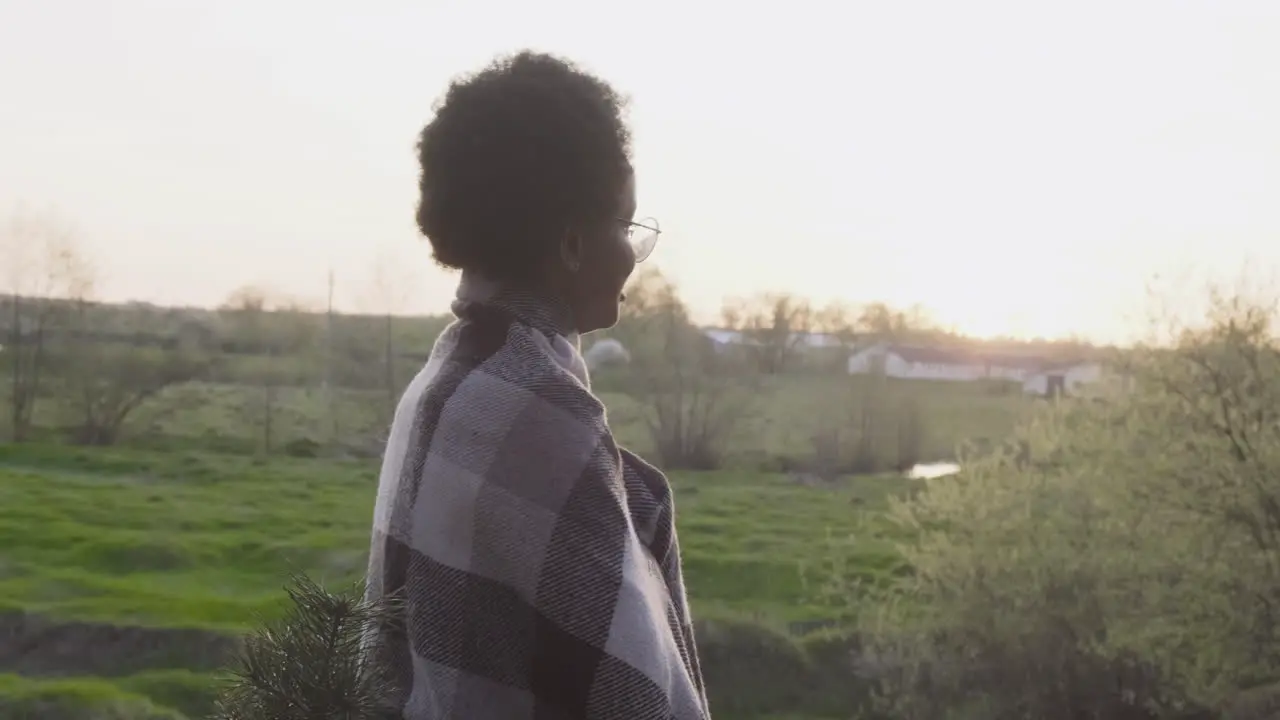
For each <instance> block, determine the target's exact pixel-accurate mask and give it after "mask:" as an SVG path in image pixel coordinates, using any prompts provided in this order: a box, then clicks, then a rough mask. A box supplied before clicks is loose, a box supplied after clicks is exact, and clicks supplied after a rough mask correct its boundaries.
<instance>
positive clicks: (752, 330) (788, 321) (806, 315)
mask: <svg viewBox="0 0 1280 720" xmlns="http://www.w3.org/2000/svg"><path fill="white" fill-rule="evenodd" d="M721 320H722V322H723V324H724V326H725V328H726V329H729V330H737V331H738V332H740V333H741V334H742V336H743V341H744V343H745V345H746V350H747V352H748V353H749V354H750V355H751V357H752V358H753V360H754V362H755V365H756V367H757V368H758V369H759V371H760V372H763V373H766V374H771V375H772V374H778V373H781V372H783V371H785V370H787V369H788V368H789V367H790V366H791V365H792V364H793V363H794V361H795V359H796V357H797V355H798V354H799V352H800V350H801V348H803V347H804V343H805V341H806V339H807V336H808V334H809V332H810V331H811V330H812V329H813V324H814V311H813V308H812V306H811V305H810V304H809V302H808V301H807V300H804V299H801V298H799V297H796V296H794V295H789V294H786V293H762V294H760V295H755V296H753V297H750V298H746V299H735V300H730V301H728V302H726V303H725V306H724V307H723V308H722V310H721Z"/></svg>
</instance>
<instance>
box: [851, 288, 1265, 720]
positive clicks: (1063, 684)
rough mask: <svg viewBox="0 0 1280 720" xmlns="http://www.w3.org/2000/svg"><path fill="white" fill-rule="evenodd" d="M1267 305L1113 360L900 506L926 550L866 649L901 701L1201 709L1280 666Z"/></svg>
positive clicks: (914, 705) (1015, 710) (1064, 712)
mask: <svg viewBox="0 0 1280 720" xmlns="http://www.w3.org/2000/svg"><path fill="white" fill-rule="evenodd" d="M1272 318H1273V316H1272V314H1271V313H1270V312H1269V311H1264V310H1261V309H1259V308H1257V307H1253V306H1249V305H1247V304H1245V303H1241V302H1237V301H1222V300H1218V301H1217V304H1216V306H1215V310H1214V312H1213V314H1212V315H1211V317H1210V318H1209V320H1210V322H1209V323H1208V327H1207V328H1206V329H1202V330H1197V331H1188V332H1183V333H1180V334H1179V335H1178V337H1177V338H1176V340H1177V341H1176V344H1174V346H1173V347H1164V348H1160V347H1149V348H1139V349H1136V350H1134V351H1132V352H1131V353H1129V354H1128V355H1127V356H1126V357H1124V358H1121V359H1120V362H1121V367H1122V368H1123V369H1124V371H1125V372H1126V374H1127V376H1128V378H1129V379H1128V381H1126V382H1121V383H1116V384H1115V385H1113V386H1112V387H1110V388H1109V389H1108V390H1106V391H1105V392H1104V393H1103V394H1102V395H1100V396H1099V397H1096V398H1091V399H1084V400H1075V401H1065V400H1064V401H1060V402H1056V403H1053V404H1051V405H1048V406H1046V407H1044V408H1042V409H1041V411H1040V413H1039V415H1038V416H1037V417H1036V418H1035V419H1034V420H1033V421H1032V422H1030V423H1028V424H1027V425H1026V426H1024V427H1023V428H1022V429H1021V430H1020V431H1019V434H1018V439H1017V442H1015V443H1013V444H1012V446H1013V447H1016V448H1018V452H1016V453H1015V452H1012V451H1011V450H1006V451H1004V452H994V453H990V454H987V455H985V456H981V457H968V458H964V459H963V464H964V465H965V470H964V471H963V473H962V474H961V475H959V476H955V477H948V478H939V479H935V480H930V481H927V483H926V490H925V491H923V492H921V493H919V494H917V495H916V496H915V497H914V498H910V499H907V500H904V501H901V502H899V503H897V505H896V507H895V508H894V515H895V517H896V518H897V519H898V520H900V521H901V522H902V523H903V524H904V525H906V526H907V527H909V528H910V529H911V530H913V531H914V534H915V538H916V539H915V540H914V541H913V542H912V543H910V544H909V545H907V546H904V547H903V548H902V551H903V553H904V555H905V556H906V558H907V560H908V562H910V563H911V565H912V566H913V567H914V568H915V573H914V575H913V576H912V577H911V578H907V579H904V580H903V581H902V582H901V583H899V584H898V586H897V587H896V588H895V590H894V592H895V596H894V604H893V605H891V606H889V608H888V609H887V610H886V611H885V612H884V613H883V614H882V617H881V624H880V627H881V628H882V630H883V631H884V632H885V633H886V637H892V638H894V639H893V641H892V642H890V641H881V642H880V643H877V644H876V647H875V648H874V649H873V650H871V651H869V652H868V653H867V661H868V662H871V663H873V664H874V665H875V666H876V667H878V668H880V670H881V678H882V679H883V680H884V682H885V683H886V687H887V689H888V695H889V697H887V698H886V700H885V703H886V705H887V706H889V707H891V708H893V710H894V711H895V712H897V713H899V714H900V715H902V716H903V717H907V718H926V717H928V718H943V717H955V718H968V717H974V718H978V717H981V718H1023V717H1036V718H1045V719H1047V720H1054V719H1056V718H1063V719H1064V720H1065V719H1066V718H1080V717H1090V718H1128V717H1152V718H1156V717H1159V718H1166V717H1187V716H1197V715H1200V714H1204V713H1207V712H1208V710H1209V709H1211V710H1213V711H1214V712H1218V711H1221V710H1222V709H1223V708H1226V707H1229V706H1232V705H1233V704H1235V703H1236V702H1237V701H1238V699H1239V697H1240V695H1241V693H1242V691H1243V690H1245V689H1247V688H1253V687H1258V686H1265V685H1268V684H1274V683H1275V682H1276V681H1277V680H1280V612H1278V611H1277V608H1278V607H1280V346H1278V345H1277V342H1276V340H1275V338H1274V336H1273V334H1272V332H1271V324H1270V323H1271V320H1272Z"/></svg>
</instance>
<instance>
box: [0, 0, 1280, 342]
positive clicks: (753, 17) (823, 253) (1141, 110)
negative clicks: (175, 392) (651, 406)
mask: <svg viewBox="0 0 1280 720" xmlns="http://www.w3.org/2000/svg"><path fill="white" fill-rule="evenodd" d="M526 47H527V48H533V49H536V50H544V51H550V52H555V53H557V54H560V55H563V56H565V57H568V58H570V59H572V60H575V61H576V62H578V63H579V64H581V65H582V66H584V67H586V68H587V69H589V70H591V71H593V72H596V73H598V74H600V75H601V76H602V77H604V78H605V79H607V80H609V81H610V82H611V83H613V84H614V85H615V86H616V87H618V88H619V89H620V90H621V91H623V92H625V93H626V94H628V95H629V96H630V97H631V106H630V119H631V123H632V128H633V133H634V138H635V142H634V152H635V164H636V167H637V177H638V186H639V195H640V215H649V216H653V217H656V218H657V219H658V220H659V221H660V223H661V225H662V227H663V229H664V234H663V238H662V242H661V243H660V244H659V246H658V248H657V250H656V252H655V253H654V257H653V259H652V260H651V261H650V262H654V263H656V264H658V265H659V266H660V267H661V269H662V270H663V271H664V273H666V274H667V275H668V276H670V277H671V278H673V279H674V280H675V281H676V282H677V283H678V284H679V286H680V289H681V293H682V295H683V296H684V297H685V299H686V300H687V301H688V302H689V303H690V304H691V306H692V307H693V308H694V309H695V311H696V312H697V314H698V315H699V317H701V318H703V319H705V320H708V321H710V320H712V319H714V318H715V316H716V314H717V312H718V310H719V308H720V306H721V303H722V301H723V300H724V298H726V297H734V296H745V295H750V294H753V293H757V292H766V291H767V292H793V293H799V294H803V295H805V296H808V297H811V298H812V299H813V300H815V301H816V302H828V301H831V300H841V301H845V302H850V303H862V302H870V301H884V302H888V303H890V304H894V305H899V306H907V305H913V304H919V305H922V306H924V307H925V308H926V309H928V310H929V311H930V312H931V313H932V314H933V315H934V317H936V318H937V319H938V320H940V321H942V322H943V323H945V324H948V325H951V326H954V327H955V328H957V329H959V330H961V331H965V332H970V333H974V334H979V335H996V334H1013V335H1022V336H1034V335H1040V336H1061V335H1067V334H1077V335H1084V336H1088V337H1092V338H1095V339H1098V340H1101V341H1113V340H1118V339H1123V338H1126V337H1129V336H1131V335H1132V334H1133V333H1134V332H1135V331H1136V330H1137V326H1136V325H1135V324H1140V323H1141V322H1142V317H1143V313H1144V303H1147V302H1148V300H1147V298H1148V296H1147V288H1148V285H1149V283H1150V281H1151V279H1152V278H1153V277H1154V276H1157V274H1160V277H1169V276H1171V274H1180V275H1179V276H1180V277H1187V276H1188V274H1191V275H1194V276H1195V277H1197V278H1203V277H1209V276H1212V277H1217V276H1223V277H1226V276H1231V275H1232V274H1238V273H1239V272H1241V270H1242V269H1246V270H1252V269H1258V268H1269V267H1272V266H1274V265H1277V264H1280V130H1278V129H1280V2H1274V1H1271V0H1258V1H1256V2H1246V1H1244V0H1239V1H1232V0H1203V1H1202V2H1178V1H1176V0H1159V1H1150V2H1146V1H1142V0H1111V1H1106V2H1093V1H1089V0H1077V1H1074V2H1025V1H1010V2H986V1H983V0H972V1H967V2H963V3H959V2H952V1H950V0H939V1H938V2H913V1H910V0H900V1H897V2H865V1H864V2H849V3H832V2H817V1H814V2H810V1H807V0H795V1H793V2H788V3H782V4H779V3H760V4H750V3H748V4H743V3H732V4H731V3H727V2H709V1H707V0H703V1H702V2H688V1H684V2H678V3H677V2H674V1H668V0H652V1H650V2H645V3H625V4H624V3H619V2H609V1H605V0H541V1H540V2H537V3H529V2H524V1H521V0H491V1H490V2H463V1H457V2H454V1H450V2H441V1H439V0H366V1H365V2H361V3H356V2H351V1H349V2H335V1H332V0H307V1H306V2H303V1H301V0H254V1H253V2H249V1H247V0H220V1H218V2H214V1H212V0H204V1H201V2H195V1H193V0H113V1H112V2H102V0H0V213H10V212H12V213H23V212H29V211H31V210H36V211H41V212H51V213H55V214H56V216H57V217H59V218H61V219H62V220H64V221H65V222H66V223H68V224H70V225H72V226H74V228H75V229H76V233H77V236H78V237H79V238H80V241H81V242H82V244H83V247H84V248H85V252H86V253H87V254H88V255H89V256H91V257H92V258H93V260H94V262H95V265H96V266H97V267H98V269H99V273H100V276H101V281H100V285H99V291H100V293H101V295H102V296H103V297H104V298H106V299H111V300H125V299H133V300H144V301H150V302H156V303H164V304H195V305H215V304H217V303H219V302H221V301H222V300H223V299H224V298H226V297H227V296H228V295H229V294H230V293H231V292H232V291H233V290H235V289H236V288H237V287H240V286H244V285H247V284H258V285H267V286H270V287H272V288H274V289H276V290H278V291H279V292H280V293H282V294H285V295H288V296H292V297H298V298H305V299H309V300H313V301H323V298H324V297H325V295H326V292H327V278H328V276H329V271H330V269H332V270H333V273H334V275H333V276H334V288H335V298H336V301H337V303H338V305H339V306H340V307H342V308H345V309H351V310H373V311H381V310H383V309H384V308H382V307H377V306H378V305H385V304H387V303H388V302H392V303H394V304H395V305H396V308H395V309H396V310H397V311H398V312H442V311H444V310H446V309H447V303H448V301H449V299H450V298H451V297H452V295H453V290H454V285H455V284H456V276H455V275H453V274H450V273H447V272H445V271H443V270H440V269H438V268H436V267H434V266H433V265H432V264H431V261H430V255H429V252H428V249H427V247H426V243H425V241H424V240H423V239H421V238H420V237H419V236H418V234H417V231H416V227H415V225H414V221H413V208H414V203H415V201H416V196H415V193H416V174H417V167H416V158H415V156H414V151H413V145H414V141H415V136H416V134H417V132H418V131H419V129H420V128H421V127H422V125H423V124H424V123H425V122H427V121H428V120H429V119H430V116H431V112H432V107H433V103H434V102H435V100H436V99H437V98H438V97H439V96H440V95H441V93H442V92H443V91H444V89H445V88H446V86H447V83H448V82H449V80H450V79H451V78H452V77H454V76H457V75H459V74H461V73H466V72H468V71H472V70H475V69H478V68H479V67H481V66H483V65H484V64H485V63H486V62H488V61H489V60H490V59H491V58H492V57H493V56H495V55H497V54H500V53H508V52H512V51H516V50H519V49H522V48H526ZM4 262H5V261H4V258H3V257H0V263H4ZM0 275H3V273H0ZM377 277H382V278H384V280H382V281H378V280H376V279H375V278H377ZM387 278H390V279H387ZM1184 285H1185V283H1184ZM378 288H382V290H381V291H380V290H378ZM387 288H394V290H393V291H392V292H390V293H388V292H386V290H387ZM1170 292H1196V293H1198V292H1199V288H1198V287H1195V288H1193V287H1179V288H1175V289H1174V290H1172V291H1170ZM388 297H394V300H385V299H384V300H379V299H378V298H388Z"/></svg>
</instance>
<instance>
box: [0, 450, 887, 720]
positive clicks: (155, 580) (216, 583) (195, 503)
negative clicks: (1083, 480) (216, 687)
mask: <svg viewBox="0 0 1280 720" xmlns="http://www.w3.org/2000/svg"><path fill="white" fill-rule="evenodd" d="M375 481H376V464H375V463H374V462H372V461H357V460H350V461H335V460H330V459H325V460H310V459H284V458H272V459H270V460H259V459H254V458H252V457H248V456H237V455H223V454H212V453H200V452H186V451H180V452H149V451H144V450H124V449H122V450H76V449H70V448H66V447H41V446H5V447H0V610H5V609H7V610H22V611H26V612H30V613H38V614H40V615H41V616H44V617H47V618H51V619H52V621H53V622H55V623H70V622H72V621H78V620H93V621H106V622H110V623H113V624H115V625H117V626H120V627H126V628H127V627H135V626H143V627H169V628H200V629H204V630H208V631H212V632H211V633H210V636H211V637H212V636H214V635H215V634H216V633H232V632H235V631H237V630H240V629H243V628H244V627H246V626H247V625H248V624H250V623H252V622H253V621H254V619H255V617H256V616H258V615H267V616H270V615H271V614H272V613H273V612H275V611H276V609H277V608H278V607H279V603H280V601H281V598H282V593H281V586H282V584H283V582H284V581H285V579H286V578H287V575H288V574H289V573H290V572H291V571H295V570H305V571H307V572H308V573H310V574H312V575H313V576H314V577H316V578H317V579H320V580H322V581H324V582H326V583H345V582H347V581H351V580H354V579H356V578H358V577H359V576H360V575H361V574H362V573H363V570H364V564H365V553H366V550H367V546H368V538H369V523H370V519H371V513H372V502H373V498H374V487H375ZM672 481H673V483H674V484H675V486H676V489H677V498H678V513H679V515H678V519H679V527H680V532H681V538H682V542H683V544H684V548H683V550H684V559H685V564H686V574H687V580H688V586H689V592H690V595H691V598H692V602H693V605H694V610H695V612H696V613H697V614H699V615H700V616H702V617H749V618H751V619H752V620H753V621H755V622H758V623H763V624H766V625H774V626H781V625H782V624H784V623H787V622H789V621H799V620H813V619H822V618H832V617H836V616H837V615H838V613H839V612H840V606H839V604H838V603H837V604H834V605H833V604H830V603H829V602H828V601H827V600H825V599H824V597H823V590H824V589H825V586H826V585H827V583H828V582H830V581H831V580H832V579H833V578H832V577H831V574H832V572H845V573H847V574H848V575H849V576H850V577H847V578H843V579H845V580H848V579H852V578H853V577H857V578H860V579H862V580H864V581H870V582H877V581H881V580H883V579H885V578H886V577H887V576H888V575H889V574H891V573H893V572H895V571H896V570H897V569H898V567H899V562H898V560H897V558H896V556H895V554H894V552H893V550H892V547H891V541H892V539H893V532H894V530H893V528H892V527H890V526H889V525H888V524H887V522H886V521H885V520H884V519H883V517H882V516H881V515H880V514H879V513H877V512H876V511H877V510H878V509H879V508H881V507H882V506H883V503H884V501H885V497H886V496H887V495H888V494H889V493H891V492H895V491H898V490H901V489H902V488H904V487H905V484H906V482H907V481H905V480H903V479H901V478H899V477H897V476H883V475H882V476H867V477H860V478H856V479H852V480H849V481H847V482H843V483H840V484H838V485H834V486H831V487H807V486H802V485H799V484H796V483H794V482H792V481H790V480H788V479H787V478H786V476H783V475H770V474H760V473H743V472H734V471H725V472H714V473H693V474H679V473H677V474H675V475H674V476H673V478H672ZM833 569H835V570H833ZM840 569H844V570H840ZM834 579H840V578H834ZM139 632H140V631H139ZM113 638H114V639H113V640H112V642H115V643H117V644H118V645H119V648H118V649H119V650H120V651H121V652H124V653H125V655H126V656H127V657H112V651H111V650H110V649H109V648H106V645H109V644H110V643H104V644H99V645H98V650H97V653H98V655H100V656H101V657H99V658H98V659H97V660H95V659H94V658H95V655H94V653H91V652H90V653H81V654H80V655H79V656H77V658H76V659H75V662H77V663H80V665H81V666H82V667H81V670H82V671H83V674H82V675H79V676H75V675H73V676H72V677H61V678H53V677H50V675H51V674H52V673H48V672H45V673H39V672H32V671H31V668H30V667H25V666H24V665H23V664H22V663H24V662H25V663H27V664H30V662H31V661H30V658H28V659H27V660H12V659H11V664H12V666H9V667H6V666H5V665H4V664H3V663H4V661H5V655H4V652H3V650H0V697H4V698H7V700H6V701H4V702H7V703H9V708H10V713H9V715H6V714H5V712H4V708H5V705H4V704H2V703H0V716H6V717H7V716H17V715H16V714H15V713H17V712H18V709H21V711H22V712H28V713H36V712H37V711H38V710H39V708H45V709H46V710H47V709H48V708H47V707H46V705H48V704H49V703H55V704H58V703H60V704H61V705H59V707H61V706H62V705H67V704H70V705H69V706H77V707H79V706H81V705H85V704H88V705H92V706H94V707H100V708H109V707H113V706H116V705H119V706H120V707H127V708H131V709H130V710H128V713H126V714H125V715H121V716H120V717H133V716H147V713H154V714H155V716H156V717H164V716H165V713H166V712H168V711H169V710H176V711H184V712H186V713H198V712H199V711H202V710H203V709H206V708H207V704H208V701H209V688H210V687H211V685H212V683H213V675H211V672H212V671H213V668H212V667H209V666H207V665H206V664H201V663H199V662H195V661H194V660H191V659H190V658H195V657H197V655H198V653H194V652H188V651H183V652H177V653H174V652H169V653H167V654H166V653H164V652H160V651H158V650H156V649H155V647H156V643H155V642H153V641H151V640H148V639H146V638H144V637H140V638H138V639H137V640H136V641H134V645H133V646H130V645H129V642H130V641H129V639H128V636H127V634H126V635H125V636H121V637H116V636H113ZM130 647H132V648H133V649H132V650H130V649H129V648H130ZM138 648H144V649H146V652H143V651H141V650H139V649H138ZM157 653H158V654H157ZM175 654H176V655H178V656H180V657H174V656H175ZM183 657H186V658H188V659H187V660H184V659H182V658H183ZM148 658H151V659H153V660H154V663H152V661H151V660H149V659H148ZM95 663H97V664H95ZM64 672H65V670H64ZM4 673H9V674H7V675H6V674H4ZM18 673H22V676H19V674H18ZM95 676H97V677H95ZM51 698H52V699H51ZM148 703H150V705H149V704H148ZM151 705H154V706H155V708H152V707H151ZM15 708H17V709H15ZM31 708H37V710H32V709H31ZM157 708H158V709H157ZM39 712H43V711H39ZM103 712H106V711H105V710H104V711H103ZM104 717H110V715H104Z"/></svg>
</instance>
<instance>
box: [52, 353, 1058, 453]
mask: <svg viewBox="0 0 1280 720" xmlns="http://www.w3.org/2000/svg"><path fill="white" fill-rule="evenodd" d="M405 380H407V378H405ZM606 380H607V378H606ZM867 382H868V379H867V378H865V377H857V376H855V377H849V376H843V375H836V376H831V375H813V376H803V375H801V376H779V377H772V378H766V379H765V380H764V381H762V382H761V385H760V387H759V388H758V389H755V390H753V392H752V401H751V404H750V405H749V406H748V407H747V408H745V411H744V412H743V413H742V417H741V419H740V421H739V422H738V423H737V425H736V426H735V427H734V428H733V430H732V432H731V433H730V435H729V437H728V440H727V443H726V445H727V448H728V451H727V453H726V458H725V460H726V465H727V466H728V467H731V468H733V469H736V470H743V469H777V468H778V467H780V466H785V465H787V464H795V463H796V462H803V461H804V460H805V459H806V458H808V457H810V456H811V455H812V453H813V445H812V438H813V435H814V433H815V432H816V431H818V430H819V429H820V428H821V427H823V426H824V425H825V424H829V423H830V417H831V415H832V413H833V412H837V411H838V408H839V407H840V406H841V405H842V404H844V405H848V404H849V398H850V395H854V394H856V393H857V391H858V390H859V389H860V386H861V385H863V384H865V383H867ZM601 387H604V388H606V389H605V390H604V391H603V392H601V397H602V398H603V399H604V401H605V403H606V404H607V405H608V408H609V414H610V422H611V425H612V426H613V429H614V432H615V434H616V435H617V437H618V440H619V442H620V443H622V444H623V445H626V446H627V447H631V448H634V449H636V450H638V451H640V452H641V453H642V454H651V453H652V449H653V448H652V441H651V438H650V435H649V432H648V425H647V414H646V408H645V406H644V404H643V403H642V402H640V401H637V400H636V399H635V398H632V397H629V396H627V395H624V394H622V393H618V392H610V391H608V390H607V387H608V385H607V384H605V383H602V384H601ZM996 389H997V387H996V386H984V385H980V384H975V383H946V382H929V381H899V380H889V381H888V382H887V384H886V386H885V390H886V392H885V396H884V398H883V400H881V401H880V402H881V403H882V404H883V405H884V408H883V409H884V411H885V412H886V413H891V412H892V411H894V410H895V409H896V408H899V407H902V406H905V405H908V404H909V405H911V406H913V407H914V408H916V409H917V411H918V413H919V415H920V418H921V419H922V426H921V429H922V438H921V447H920V454H921V456H922V458H921V459H923V460H926V461H933V460H945V459H950V458H953V457H954V455H955V450H956V447H957V445H958V444H960V443H961V442H964V441H967V440H977V441H989V440H999V439H1003V438H1005V437H1007V436H1008V435H1009V433H1010V432H1011V431H1012V429H1013V427H1014V426H1015V425H1016V424H1017V422H1018V421H1019V420H1020V419H1021V418H1022V417H1024V416H1025V415H1026V414H1027V413H1028V411H1029V410H1030V409H1031V408H1032V407H1034V405H1035V401H1034V400H1030V399H1027V398H1026V397H1024V396H1022V395H1021V393H1020V392H1017V388H1013V389H1012V390H1013V391H1012V392H1009V388H1007V387H1006V388H1000V389H1003V390H1004V391H1005V392H1002V393H997V392H995V390H996ZM273 393H274V407H275V410H274V411H273V414H272V422H271V435H272V440H273V445H274V446H275V447H277V448H280V447H284V446H285V444H287V443H288V442H289V441H290V440H296V439H299V438H307V439H309V440H313V441H316V442H320V443H327V442H328V441H329V440H330V439H331V438H335V437H336V438H338V439H339V440H340V441H341V442H350V443H356V442H357V441H359V440H360V439H364V440H365V444H367V445H372V446H375V447H376V446H377V443H376V442H372V443H370V442H368V440H369V439H376V438H377V437H378V436H379V435H380V434H381V433H382V432H383V430H384V428H385V425H386V423H387V419H388V418H389V416H390V407H391V406H390V403H389V400H388V398H387V397H386V395H385V394H384V393H378V392H362V391H354V390H339V391H336V392H335V393H334V394H333V395H332V396H329V395H327V394H326V393H324V392H322V391H321V390H320V389H319V388H296V387H284V388H278V389H275V390H273ZM330 402H332V403H333V405H332V408H331V406H330V405H329V403H330ZM262 405H263V390H262V389H261V388H254V387H250V386H244V385H220V384H211V383H188V384H185V385H180V386H176V387H172V388H169V389H167V390H166V391H165V392H164V393H162V394H161V395H160V396H159V397H157V398H155V399H152V400H150V401H148V402H147V403H145V404H144V405H143V407H142V408H140V409H139V410H138V411H137V413H136V414H135V416H134V417H133V418H132V419H131V422H130V423H129V426H128V428H127V432H126V441H128V442H137V441H142V442H148V439H149V438H150V439H152V442H151V444H153V445H155V444H166V445H172V444H174V443H175V442H176V443H178V444H181V445H185V446H198V447H223V448H226V449H234V450H245V449H253V448H255V447H257V446H258V445H259V444H260V440H261V439H262V434H263V433H262V425H263V423H262V418H263V412H262ZM53 421H54V419H53V418H48V420H47V421H46V423H44V424H53ZM877 430H878V431H880V432H882V433H883V434H884V435H885V436H886V439H885V442H886V443H888V444H892V443H893V442H895V438H896V435H895V434H896V430H897V428H896V426H895V425H894V424H893V421H892V420H891V419H889V418H887V417H886V419H885V420H884V421H882V422H878V423H877ZM890 454H891V453H890Z"/></svg>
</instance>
